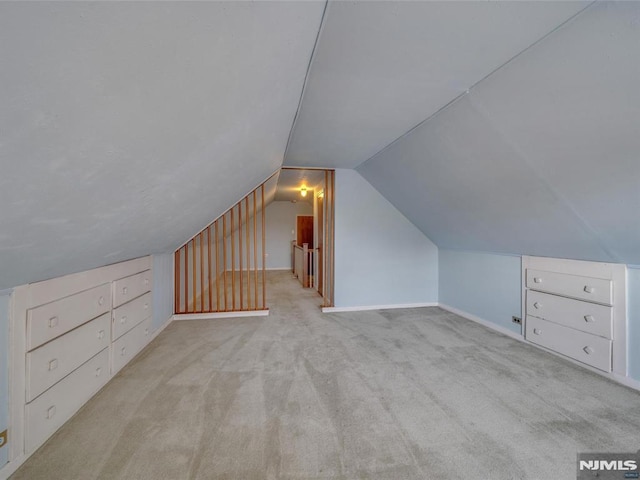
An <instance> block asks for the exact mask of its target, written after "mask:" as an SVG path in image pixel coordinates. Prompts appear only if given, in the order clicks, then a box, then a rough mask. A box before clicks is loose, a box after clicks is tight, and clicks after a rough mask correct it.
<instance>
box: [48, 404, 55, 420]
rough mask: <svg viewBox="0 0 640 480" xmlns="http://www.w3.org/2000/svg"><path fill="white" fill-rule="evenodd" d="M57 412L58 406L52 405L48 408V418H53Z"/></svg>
mask: <svg viewBox="0 0 640 480" xmlns="http://www.w3.org/2000/svg"><path fill="white" fill-rule="evenodd" d="M55 414H56V406H55V405H51V406H50V407H49V408H48V409H47V420H51V419H52V418H53V416H54V415H55Z"/></svg>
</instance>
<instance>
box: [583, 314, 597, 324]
mask: <svg viewBox="0 0 640 480" xmlns="http://www.w3.org/2000/svg"><path fill="white" fill-rule="evenodd" d="M584 321H585V322H587V323H589V322H594V321H595V318H593V315H585V316H584Z"/></svg>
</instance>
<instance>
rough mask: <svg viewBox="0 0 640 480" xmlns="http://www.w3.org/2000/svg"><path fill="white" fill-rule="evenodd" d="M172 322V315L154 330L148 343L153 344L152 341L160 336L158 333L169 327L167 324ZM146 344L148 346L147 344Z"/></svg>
mask: <svg viewBox="0 0 640 480" xmlns="http://www.w3.org/2000/svg"><path fill="white" fill-rule="evenodd" d="M171 322H173V315H172V316H170V317H169V318H168V319H167V320H166V321H165V322H164V323H163V324H162V325H160V326H159V327H158V328H156V329H155V330H154V331H153V333H152V334H151V339H150V340H149V343H151V342H153V340H154V339H155V338H156V337H157V336H158V335H160V333H162V331H163V330H164V329H165V328H167V327H168V326H169V324H170V323H171ZM149 343H148V344H149ZM148 344H147V345H148Z"/></svg>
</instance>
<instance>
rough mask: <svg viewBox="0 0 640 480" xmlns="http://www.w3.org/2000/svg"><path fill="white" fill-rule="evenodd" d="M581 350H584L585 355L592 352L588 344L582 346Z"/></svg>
mask: <svg viewBox="0 0 640 480" xmlns="http://www.w3.org/2000/svg"><path fill="white" fill-rule="evenodd" d="M582 350H584V353H586V354H587V355H591V354H592V353H593V348H591V347H589V346H586V347H584V348H583V349H582Z"/></svg>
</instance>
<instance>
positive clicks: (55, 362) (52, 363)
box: [49, 358, 58, 371]
mask: <svg viewBox="0 0 640 480" xmlns="http://www.w3.org/2000/svg"><path fill="white" fill-rule="evenodd" d="M56 368H58V359H57V358H54V359H53V360H51V361H50V362H49V371H51V370H55V369H56Z"/></svg>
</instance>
